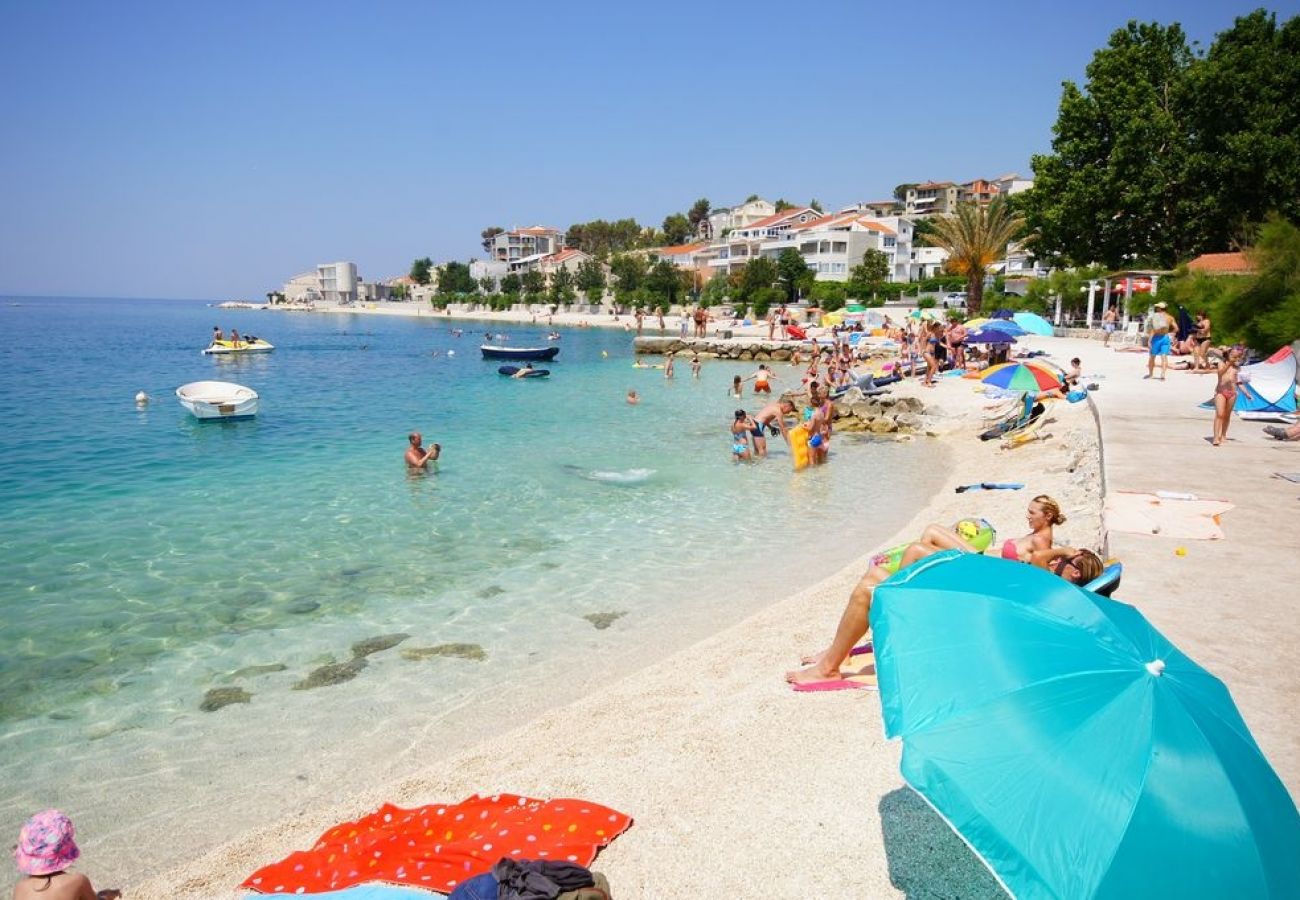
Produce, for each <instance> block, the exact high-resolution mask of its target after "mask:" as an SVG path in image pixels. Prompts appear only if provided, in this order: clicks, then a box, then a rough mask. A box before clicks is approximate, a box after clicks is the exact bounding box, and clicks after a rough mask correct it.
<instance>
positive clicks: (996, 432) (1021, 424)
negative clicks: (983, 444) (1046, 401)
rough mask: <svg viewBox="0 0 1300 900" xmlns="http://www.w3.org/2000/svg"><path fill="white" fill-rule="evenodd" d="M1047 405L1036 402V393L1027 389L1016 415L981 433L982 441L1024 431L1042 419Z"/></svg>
mask: <svg viewBox="0 0 1300 900" xmlns="http://www.w3.org/2000/svg"><path fill="white" fill-rule="evenodd" d="M1045 411H1046V407H1045V406H1043V404H1041V403H1036V402H1034V394H1033V393H1032V392H1030V391H1025V393H1024V395H1023V396H1022V397H1021V398H1020V408H1019V410H1018V411H1017V412H1016V414H1015V415H1014V416H1011V417H1009V418H1006V419H1003V420H1002V421H1001V422H998V423H997V424H995V425H994V426H993V427H992V428H989V429H987V430H986V431H985V432H984V433H983V434H981V435H980V440H981V441H995V440H997V439H998V438H1005V437H1006V436H1007V435H1010V434H1014V433H1016V432H1018V431H1023V430H1024V429H1026V428H1029V427H1031V426H1032V425H1033V424H1034V423H1035V422H1040V421H1042V417H1043V413H1044V412H1045Z"/></svg>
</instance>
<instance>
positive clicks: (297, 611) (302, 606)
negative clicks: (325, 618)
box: [284, 600, 320, 616]
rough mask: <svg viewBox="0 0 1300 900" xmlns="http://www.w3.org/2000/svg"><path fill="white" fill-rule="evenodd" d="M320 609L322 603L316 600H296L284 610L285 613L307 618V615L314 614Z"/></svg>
mask: <svg viewBox="0 0 1300 900" xmlns="http://www.w3.org/2000/svg"><path fill="white" fill-rule="evenodd" d="M318 609H320V603H318V602H317V601H315V600H295V601H294V602H292V603H290V604H289V605H288V606H286V607H285V608H284V611H285V612H287V613H290V614H291V615H295V616H305V615H306V614H307V613H314V612H315V611H316V610H318Z"/></svg>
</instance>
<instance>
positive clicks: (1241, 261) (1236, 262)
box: [1187, 253, 1255, 275]
mask: <svg viewBox="0 0 1300 900" xmlns="http://www.w3.org/2000/svg"><path fill="white" fill-rule="evenodd" d="M1187 271H1189V272H1199V273H1201V274H1202V275H1253V274H1255V266H1254V264H1253V263H1251V261H1250V257H1249V256H1247V255H1246V254H1244V253H1202V254H1201V255H1200V256H1198V257H1196V259H1194V260H1192V261H1191V262H1189V263H1188V264H1187Z"/></svg>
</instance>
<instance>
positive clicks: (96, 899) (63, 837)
mask: <svg viewBox="0 0 1300 900" xmlns="http://www.w3.org/2000/svg"><path fill="white" fill-rule="evenodd" d="M74 836H75V831H74V829H73V827H72V820H71V819H69V818H68V817H67V816H65V815H64V814H63V813H61V812H59V811H58V810H57V809H47V810H45V811H44V812H38V813H37V814H36V815H34V816H32V817H31V818H30V819H28V820H27V821H26V822H24V823H23V828H22V831H20V832H18V845H17V846H16V847H14V862H15V863H17V864H18V871H19V872H21V873H22V874H23V875H25V876H26V877H25V878H23V879H22V880H20V881H19V882H18V884H16V885H14V900H116V898H118V897H121V896H122V892H121V891H118V890H103V891H96V890H95V889H94V888H93V887H91V885H90V879H89V878H87V877H86V876H85V875H82V874H81V873H79V872H69V871H68V867H69V866H71V865H72V864H73V863H74V862H76V860H77V857H79V856H80V855H81V851H80V850H79V849H77V842H76V840H75V839H74Z"/></svg>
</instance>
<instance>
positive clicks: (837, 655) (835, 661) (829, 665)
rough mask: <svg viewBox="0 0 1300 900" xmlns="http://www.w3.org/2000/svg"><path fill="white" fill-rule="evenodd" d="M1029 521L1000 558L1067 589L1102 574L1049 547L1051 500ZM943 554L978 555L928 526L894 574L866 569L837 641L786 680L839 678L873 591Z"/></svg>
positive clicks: (1076, 552)
mask: <svg viewBox="0 0 1300 900" xmlns="http://www.w3.org/2000/svg"><path fill="white" fill-rule="evenodd" d="M1043 501H1047V504H1050V508H1051V509H1053V510H1055V513H1054V514H1049V513H1048V512H1047V509H1048V508H1049V507H1048V506H1047V504H1045V503H1044V502H1043ZM1035 507H1037V508H1038V511H1037V512H1035ZM1027 518H1028V519H1029V523H1030V527H1031V528H1033V529H1034V531H1033V533H1031V534H1028V535H1026V536H1025V537H1023V538H1019V539H1015V540H1009V541H1007V542H1006V544H1004V545H1003V547H1002V556H1003V557H1004V558H1006V559H1010V558H1011V556H1010V555H1009V552H1010V550H1011V548H1013V547H1014V550H1015V553H1016V557H1015V558H1016V559H1019V560H1020V561H1021V562H1027V563H1029V564H1031V565H1035V566H1038V567H1039V568H1042V569H1047V570H1048V571H1050V572H1052V573H1053V574H1056V575H1059V576H1060V577H1061V578H1064V579H1065V580H1066V581H1069V582H1070V583H1071V584H1087V583H1088V582H1089V581H1092V580H1093V579H1094V578H1096V577H1097V576H1098V575H1100V574H1101V572H1102V569H1103V568H1104V567H1103V566H1102V563H1101V559H1100V558H1099V557H1098V556H1097V554H1095V553H1093V552H1092V551H1091V550H1081V549H1076V548H1074V547H1052V546H1051V538H1050V535H1051V523H1050V521H1048V520H1049V519H1059V520H1060V521H1062V522H1063V521H1064V517H1062V516H1061V515H1060V509H1059V507H1057V505H1056V503H1055V501H1052V500H1051V498H1050V497H1045V496H1041V495H1040V496H1039V497H1035V498H1034V500H1033V502H1031V503H1030V512H1029V514H1028V516H1027ZM1044 522H1046V527H1045V528H1044V527H1043V523H1044ZM1036 523H1037V524H1036ZM1044 534H1046V535H1047V536H1048V540H1047V545H1046V546H1044V545H1043V541H1042V538H1043V535H1044ZM941 550H961V551H963V552H965V553H978V552H979V551H978V550H977V549H975V548H974V547H972V546H971V545H970V544H969V543H967V542H966V541H965V540H963V539H962V538H961V537H960V536H959V535H958V534H957V533H956V532H955V531H953V530H952V529H950V528H944V527H943V526H942V525H931V526H929V527H928V528H926V529H925V531H924V532H922V534H921V539H920V540H919V541H917V542H916V543H914V544H912V545H910V546H909V547H908V548H907V549H906V550H904V551H903V556H902V559H901V561H900V562H899V565H898V569H897V570H891V568H890V567H886V566H884V565H875V566H872V567H871V569H870V570H868V572H867V574H866V575H864V576H862V580H861V581H859V582H858V583H857V585H856V586H855V587H854V588H853V592H852V593H851V594H850V595H849V602H848V604H847V605H846V606H845V607H844V613H843V614H842V615H841V616H840V623H839V626H838V627H837V628H836V629H835V637H834V638H833V639H832V641H831V645H830V646H829V647H827V648H826V649H825V650H823V651H822V652H821V653H818V654H816V655H814V656H809V657H806V658H805V659H804V660H803V662H804V665H805V666H806V668H803V669H796V670H794V671H791V672H786V674H785V680H786V681H788V682H790V683H791V684H806V683H810V682H816V681H829V680H831V679H833V678H836V677H838V675H839V671H840V666H842V665H844V661H845V660H846V659H848V657H849V653H850V652H851V651H852V650H853V647H854V646H855V645H856V644H857V643H858V641H860V640H862V638H863V636H864V635H866V633H867V629H868V627H869V625H870V621H871V600H872V598H873V597H874V596H875V592H876V587H877V586H878V585H880V583H881V582H883V581H884V580H885V579H887V578H889V577H890V576H891V575H893V574H894V571H901V570H902V569H904V568H906V567H907V566H910V565H911V564H912V563H914V562H916V561H918V560H921V559H925V558H926V557H927V556H933V555H934V554H935V553H938V552H939V551H941Z"/></svg>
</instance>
